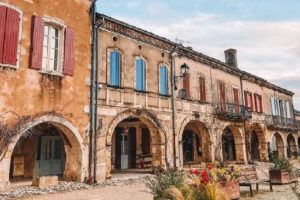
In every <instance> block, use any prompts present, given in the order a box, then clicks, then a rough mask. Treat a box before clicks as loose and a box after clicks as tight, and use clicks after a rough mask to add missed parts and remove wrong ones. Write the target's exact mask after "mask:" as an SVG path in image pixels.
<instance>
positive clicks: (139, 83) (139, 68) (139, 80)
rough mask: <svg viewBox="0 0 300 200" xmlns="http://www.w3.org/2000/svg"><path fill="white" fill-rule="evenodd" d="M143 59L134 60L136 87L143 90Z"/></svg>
mask: <svg viewBox="0 0 300 200" xmlns="http://www.w3.org/2000/svg"><path fill="white" fill-rule="evenodd" d="M145 85H146V84H145V61H144V60H143V59H137V60H136V89H137V90H140V91H145V90H146V88H145Z"/></svg>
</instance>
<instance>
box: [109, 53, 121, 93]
mask: <svg viewBox="0 0 300 200" xmlns="http://www.w3.org/2000/svg"><path fill="white" fill-rule="evenodd" d="M112 52H118V53H119V55H120V66H119V76H120V77H119V85H112V84H111V79H110V76H111V53H112ZM122 63H123V53H122V52H121V51H120V50H119V49H117V48H108V49H107V68H106V70H107V72H108V73H107V76H106V84H107V85H108V86H110V87H115V88H121V87H122V85H123V84H122V80H123V79H122V77H123V76H122V72H123V70H122V69H123V68H122V67H123V66H122Z"/></svg>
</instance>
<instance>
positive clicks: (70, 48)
mask: <svg viewBox="0 0 300 200" xmlns="http://www.w3.org/2000/svg"><path fill="white" fill-rule="evenodd" d="M31 38H32V41H31V58H30V68H32V69H38V70H40V72H41V73H46V74H50V75H55V76H62V75H63V74H64V75H69V76H73V72H74V60H75V56H74V54H75V30H74V29H72V28H70V27H67V26H66V25H64V24H62V23H61V22H60V21H58V20H56V19H52V18H41V17H39V16H33V18H32V37H31Z"/></svg>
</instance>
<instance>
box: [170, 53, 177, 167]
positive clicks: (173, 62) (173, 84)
mask: <svg viewBox="0 0 300 200" xmlns="http://www.w3.org/2000/svg"><path fill="white" fill-rule="evenodd" d="M176 55H177V53H176V52H172V54H171V75H172V94H171V95H172V132H173V154H174V155H173V156H174V158H173V159H174V161H173V166H174V168H176V161H177V159H176V158H177V156H176V127H175V126H176V123H175V120H176V112H175V106H176V105H175V88H174V87H175V85H176V83H175V81H176V80H175V57H176Z"/></svg>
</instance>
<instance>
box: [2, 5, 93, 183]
mask: <svg viewBox="0 0 300 200" xmlns="http://www.w3.org/2000/svg"><path fill="white" fill-rule="evenodd" d="M0 2H1V3H5V4H7V5H10V6H13V7H15V8H17V9H19V10H20V11H21V12H22V19H21V23H22V30H21V41H20V44H19V45H20V62H19V68H18V69H11V68H6V67H1V69H0V113H1V115H3V116H4V119H5V122H6V123H8V124H13V123H14V122H16V120H15V119H16V115H18V116H20V117H22V116H32V117H33V118H34V117H35V116H37V115H38V117H42V116H44V115H46V113H47V114H48V115H49V113H55V115H56V114H57V115H59V116H60V117H61V119H63V120H66V121H67V122H68V123H70V124H71V125H72V127H73V128H75V129H74V130H76V131H78V133H79V134H80V138H81V139H82V141H81V143H82V145H83V146H86V144H87V138H86V133H85V131H86V128H87V127H88V123H89V116H88V113H86V112H84V107H85V106H88V105H89V86H88V84H86V79H87V78H89V77H90V63H91V61H90V57H91V52H90V37H91V34H90V32H91V29H90V26H91V23H90V18H89V7H90V1H88V0H52V1H51V2H50V1H48V0H26V1H25V0H1V1H0ZM33 15H37V16H39V17H42V18H43V17H46V18H50V19H55V20H56V21H59V22H61V23H62V24H64V25H65V26H67V27H71V28H73V29H75V55H74V56H75V61H74V76H64V77H57V76H50V75H43V74H42V73H40V72H39V70H34V69H30V68H29V63H30V48H31V34H32V17H33ZM11 112H13V113H16V114H12V113H11ZM50 118H51V117H50ZM58 124H59V123H58ZM11 153H12V152H8V153H7V158H9V157H10V155H11ZM70 156H71V155H70ZM82 156H83V157H86V156H87V155H82ZM70 159H71V158H70ZM3 162H4V161H3ZM5 162H6V161H5ZM7 162H8V161H7ZM79 162H82V161H81V160H80V161H79ZM84 165H87V163H85V164H84ZM5 166H7V167H9V165H8V164H5ZM85 167H86V166H85ZM1 168H2V166H1ZM4 171H5V170H4ZM4 173H5V174H2V173H0V182H2V181H7V177H8V175H7V174H6V172H4ZM84 176H87V175H86V174H85V175H83V176H82V178H79V179H82V180H83V178H84Z"/></svg>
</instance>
